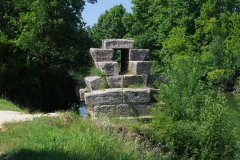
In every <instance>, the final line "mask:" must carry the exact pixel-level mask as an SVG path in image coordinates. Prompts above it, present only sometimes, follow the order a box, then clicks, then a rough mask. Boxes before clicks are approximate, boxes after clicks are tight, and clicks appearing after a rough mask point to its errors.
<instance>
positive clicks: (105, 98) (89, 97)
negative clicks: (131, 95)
mask: <svg viewBox="0 0 240 160" xmlns="http://www.w3.org/2000/svg"><path fill="white" fill-rule="evenodd" d="M122 93H123V92H122V90H121V89H106V90H101V91H100V90H98V91H92V92H88V93H85V94H84V98H85V104H86V105H116V104H122V102H123V94H122Z"/></svg>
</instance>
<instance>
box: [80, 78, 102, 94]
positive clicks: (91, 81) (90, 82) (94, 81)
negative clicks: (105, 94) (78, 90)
mask: <svg viewBox="0 0 240 160" xmlns="http://www.w3.org/2000/svg"><path fill="white" fill-rule="evenodd" d="M84 80H85V83H86V85H87V87H88V88H89V89H90V90H91V91H92V90H97V89H99V88H100V87H101V86H102V85H103V81H104V79H103V78H102V77H98V76H93V77H86V78H84Z"/></svg>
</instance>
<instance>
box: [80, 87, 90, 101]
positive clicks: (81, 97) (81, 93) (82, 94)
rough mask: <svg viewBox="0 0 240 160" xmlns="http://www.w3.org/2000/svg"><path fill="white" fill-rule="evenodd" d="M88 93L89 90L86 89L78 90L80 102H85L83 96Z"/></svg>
mask: <svg viewBox="0 0 240 160" xmlns="http://www.w3.org/2000/svg"><path fill="white" fill-rule="evenodd" d="M87 92H90V91H89V89H87V88H81V89H79V97H80V101H85V99H84V94H85V93H87Z"/></svg>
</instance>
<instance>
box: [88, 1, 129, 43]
mask: <svg viewBox="0 0 240 160" xmlns="http://www.w3.org/2000/svg"><path fill="white" fill-rule="evenodd" d="M125 14H126V9H125V8H124V7H123V5H122V4H120V5H115V6H114V7H112V8H110V9H109V10H106V11H105V13H104V14H101V15H100V17H99V18H98V22H97V23H96V24H94V26H93V27H92V36H93V40H94V42H95V44H96V46H99V41H100V40H102V39H106V38H123V37H124V36H125V34H126V29H125V27H124V25H123V22H122V19H123V17H124V15H125Z"/></svg>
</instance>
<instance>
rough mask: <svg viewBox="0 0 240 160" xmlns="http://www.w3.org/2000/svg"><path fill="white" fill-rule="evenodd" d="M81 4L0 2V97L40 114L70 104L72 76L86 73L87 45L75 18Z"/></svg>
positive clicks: (41, 0) (87, 37)
mask: <svg viewBox="0 0 240 160" xmlns="http://www.w3.org/2000/svg"><path fill="white" fill-rule="evenodd" d="M95 1H96V0H89V1H88V2H91V3H93V2H95ZM84 5H85V1H83V0H80V1H72V0H71V1H66V0H60V1H56V0H50V1H44V0H31V1H26V0H24V1H12V0H10V1H7V0H3V1H1V2H0V8H1V9H0V14H1V16H0V51H1V57H0V58H1V60H0V62H1V64H0V65H1V66H0V67H1V68H0V69H1V77H0V79H1V80H0V82H1V84H0V87H1V88H0V94H3V93H5V94H6V95H7V97H9V98H10V99H12V100H14V101H16V102H17V103H19V104H20V105H25V106H27V107H31V108H34V109H41V110H45V111H51V110H55V109H66V108H68V107H69V104H70V103H73V102H74V101H75V100H76V95H75V94H74V89H75V86H76V85H80V84H77V81H75V80H74V77H75V76H77V75H76V73H77V72H78V73H80V74H82V75H86V73H87V68H89V67H90V66H91V64H92V63H91V60H90V57H89V55H88V53H87V49H89V48H90V46H91V43H92V41H91V40H90V35H89V30H87V29H84V28H83V27H84V25H85V24H84V22H83V21H82V20H81V12H82V10H83V7H84ZM79 44H80V45H79ZM89 62H90V63H89ZM79 68H80V69H79ZM70 73H71V75H70Z"/></svg>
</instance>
